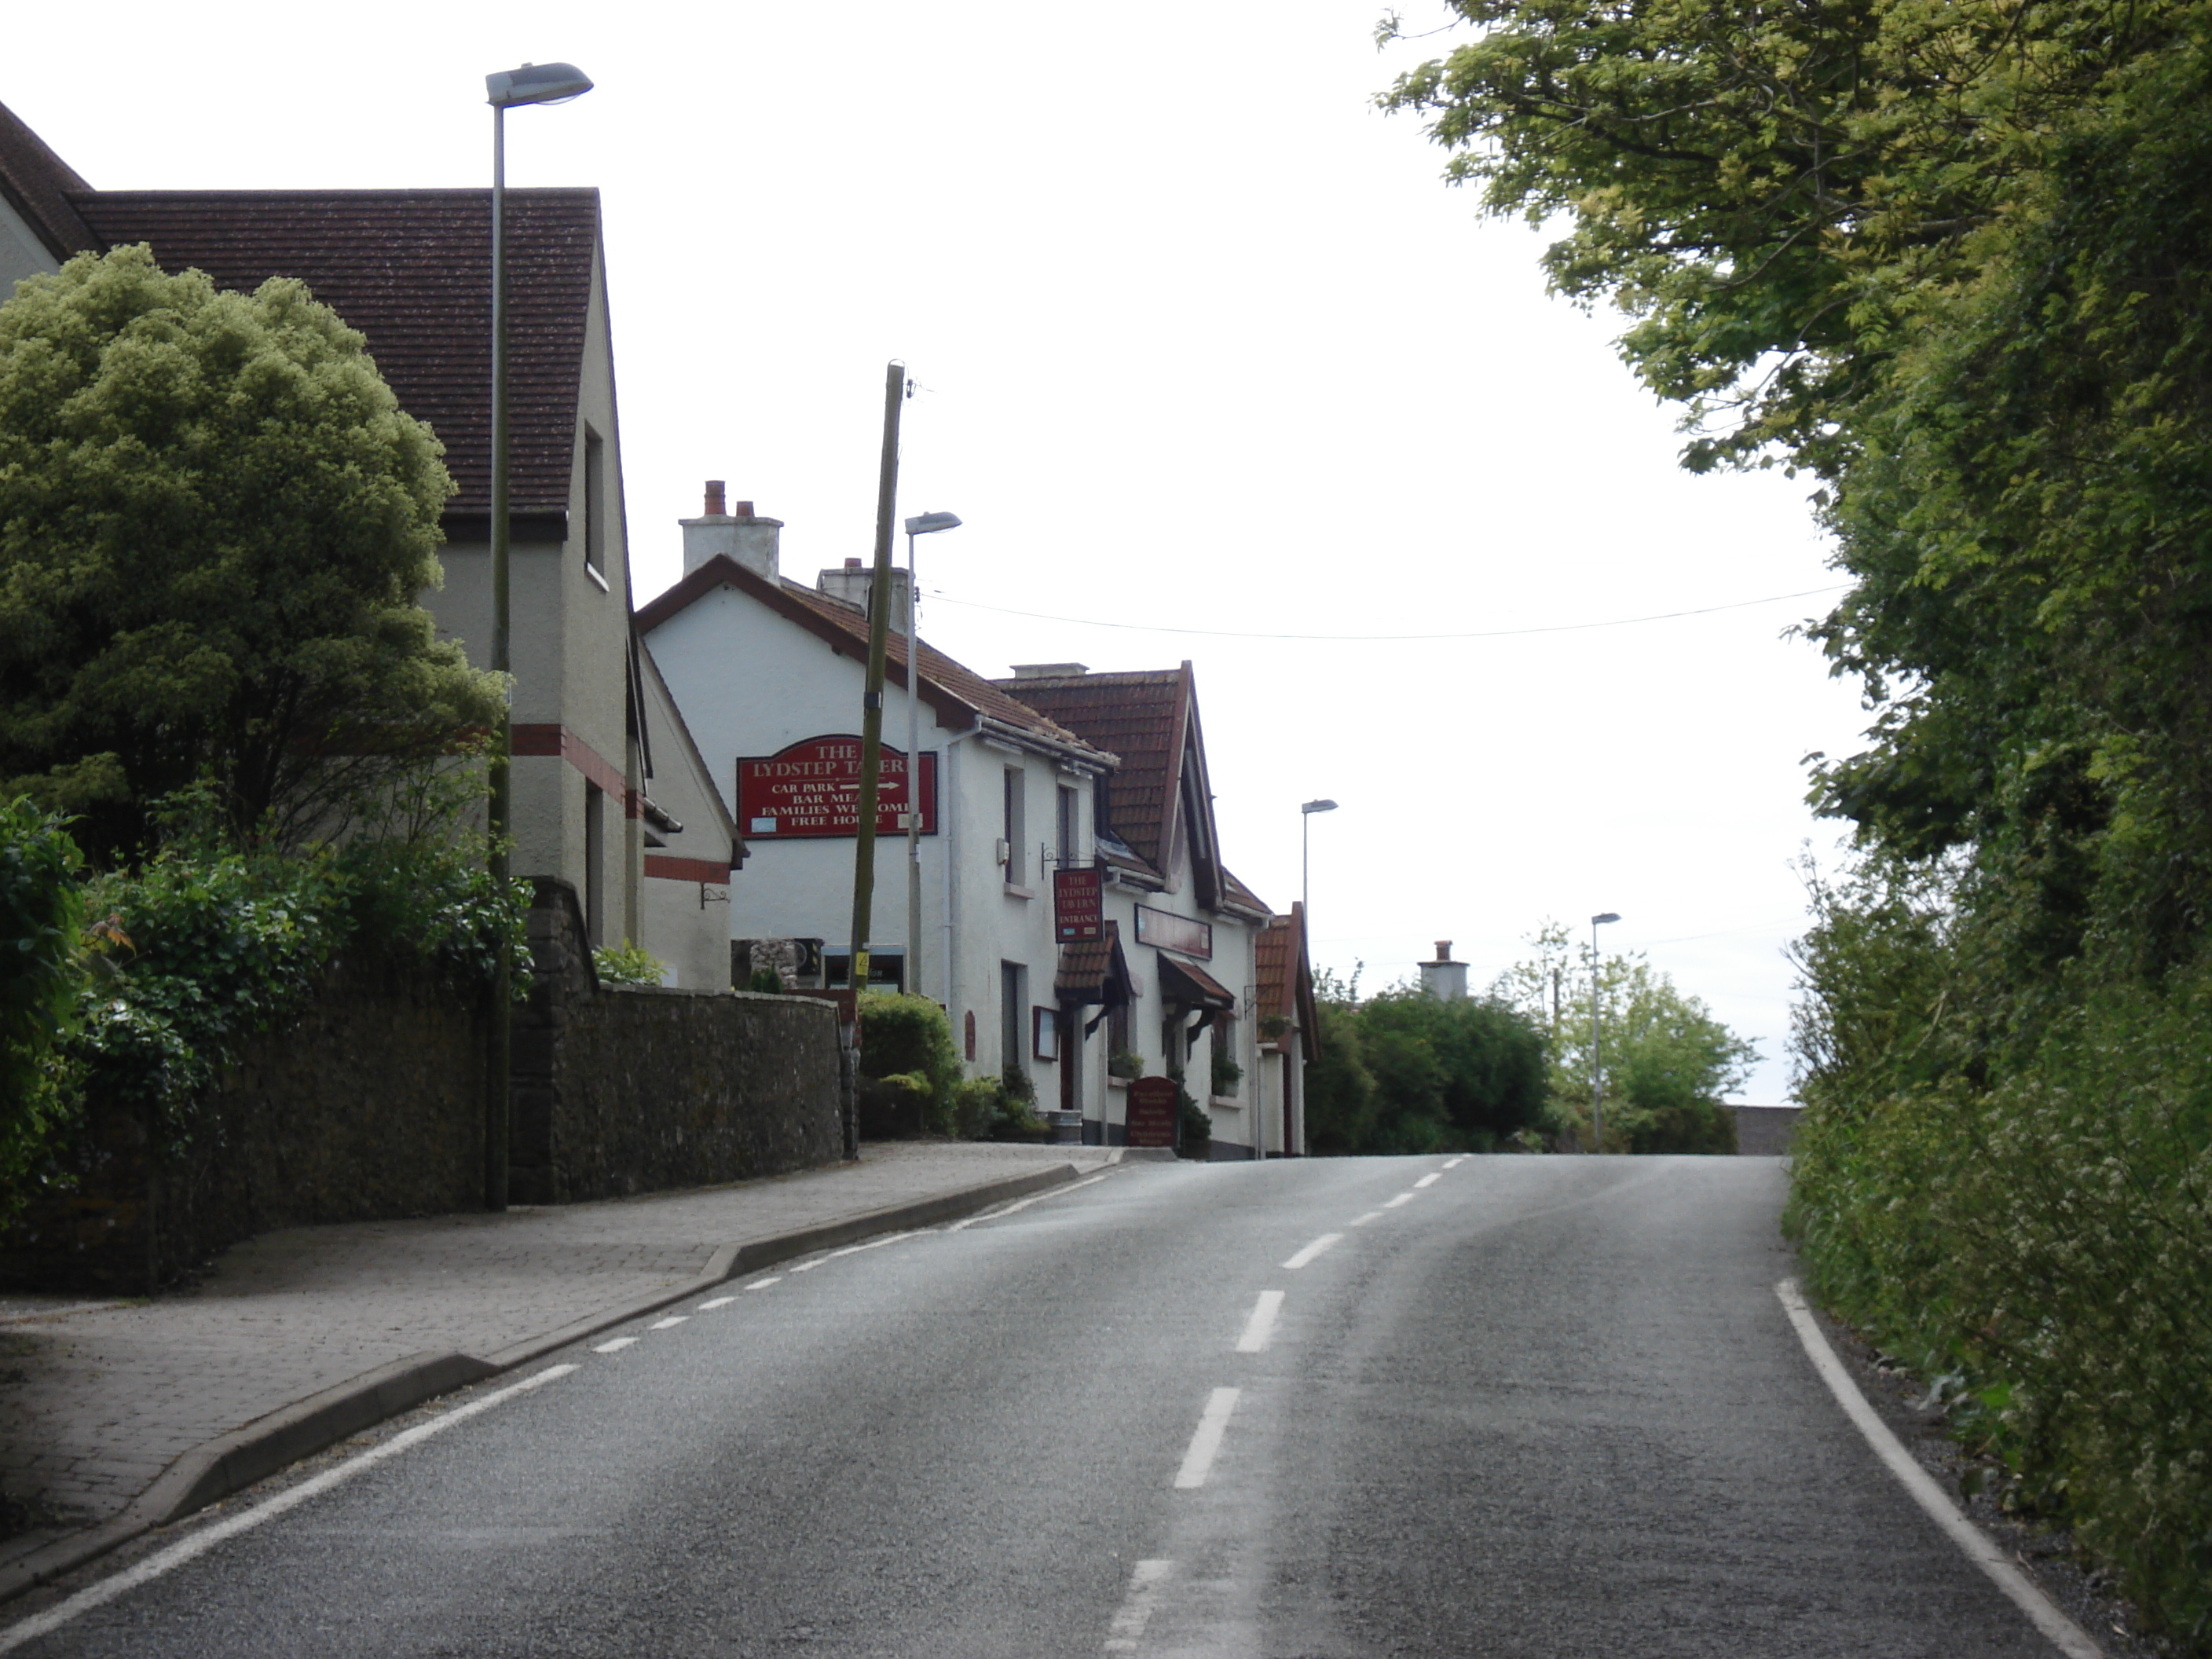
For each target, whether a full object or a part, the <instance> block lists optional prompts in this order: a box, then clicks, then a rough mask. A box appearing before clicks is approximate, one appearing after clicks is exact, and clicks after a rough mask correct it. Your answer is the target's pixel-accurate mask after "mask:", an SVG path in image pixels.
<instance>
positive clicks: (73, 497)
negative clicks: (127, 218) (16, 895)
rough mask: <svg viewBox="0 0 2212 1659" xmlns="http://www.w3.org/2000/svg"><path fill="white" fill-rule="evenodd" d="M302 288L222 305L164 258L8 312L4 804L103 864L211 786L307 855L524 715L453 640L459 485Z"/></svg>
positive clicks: (240, 827) (202, 280)
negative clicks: (164, 265) (64, 823)
mask: <svg viewBox="0 0 2212 1659" xmlns="http://www.w3.org/2000/svg"><path fill="white" fill-rule="evenodd" d="M440 453H441V452H440V447H439V445H438V442H437V440H436V438H435V436H434V435H432V434H431V432H430V430H429V429H428V428H427V427H425V426H423V425H422V423H421V422H418V421H416V420H413V419H411V418H410V417H409V416H407V415H406V414H404V412H403V411H402V410H400V409H399V407H398V403H397V402H396V401H395V399H394V398H393V397H392V392H391V391H390V389H389V388H388V387H387V386H386V385H385V383H384V381H383V380H382V378H381V377H380V375H379V374H377V371H376V366H375V364H374V362H371V361H370V359H369V357H368V354H367V352H366V351H365V350H364V349H363V344H362V337H361V336H360V335H359V334H357V333H356V332H354V331H352V330H350V329H349V328H347V327H346V326H345V325H343V323H342V322H340V321H339V319H338V318H337V314H336V313H333V312H331V310H330V309H329V308H328V307H325V306H321V305H319V304H317V303H316V302H315V301H314V300H313V298H312V296H311V295H309V294H308V292H307V289H306V288H305V287H304V286H302V285H301V283H296V282H292V281H287V280H281V279H280V280H271V281H270V282H269V283H264V285H263V286H262V288H261V289H259V290H258V292H257V293H254V294H252V295H242V294H234V293H226V292H221V291H218V290H217V289H216V288H215V286H214V284H213V283H211V282H210V281H209V279H208V278H207V277H206V276H203V275H202V274H200V273H199V272H197V271H185V272H184V273H182V274H179V275H170V274H167V273H164V272H163V271H161V270H160V269H158V268H157V267H156V266H155V264H154V261H153V258H152V256H151V255H150V254H149V252H148V251H147V250H146V249H145V248H143V247H136V248H121V249H118V250H116V251H115V252H112V253H109V254H107V255H106V256H104V257H95V256H93V255H90V254H84V255H80V256H79V257H77V258H74V259H72V260H70V263H69V264H67V265H65V266H64V267H63V269H62V270H60V271H59V272H58V273H56V274H53V275H52V276H40V277H34V278H33V279H31V280H29V281H27V282H26V283H22V284H21V285H20V286H19V288H18V289H17V292H16V295H15V298H14V299H12V300H10V301H8V302H7V303H6V304H5V305H0V790H5V791H16V792H21V791H27V792H29V793H32V794H33V795H34V796H35V797H36V798H38V799H40V800H41V801H42V802H44V803H46V805H49V806H52V807H57V808H62V809H65V810H68V811H73V812H75V813H76V814H78V815H79V823H78V826H77V833H78V836H79V839H80V840H81V841H82V842H84V843H85V845H86V846H87V847H88V848H89V849H91V850H94V852H95V853H97V854H100V855H101V856H102V857H106V856H108V855H111V854H118V853H122V854H129V853H130V852H131V851H132V850H134V849H136V848H140V847H142V846H143V845H144V844H145V843H146V842H147V840H148V836H149V819H148V812H149V806H150V804H151V803H152V802H153V801H155V800H156V799H160V798H161V797H163V796H165V795H167V794H170V793H173V792H175V791H177V790H179V789H181V788H183V787H186V786H187V785H190V784H192V783H193V782H195V781H197V780H199V779H201V778H203V777H205V778H207V779H209V780H211V781H212V782H213V783H214V785H215V787H216V789H217V791H218V799H219V802H220V805H221V807H222V812H223V815H224V817H225V818H226V820H227V821H228V823H230V824H231V825H232V826H233V828H234V829H235V830H237V831H239V832H240V833H244V832H248V831H252V832H256V833H263V834H268V835H272V836H274V837H275V838H276V841H277V842H279V843H280V844H287V845H289V844H292V843H295V842H298V841H299V840H301V838H303V837H304V836H307V835H308V834H309V833H310V832H313V831H317V830H327V829H329V828H330V827H331V824H332V823H333V822H334V821H337V820H342V819H343V817H345V816H346V815H347V814H348V813H349V811H352V810H354V809H355V808H356V807H357V806H358V805H361V804H362V802H364V801H368V800H373V799H376V798H378V797H379V796H380V794H382V793H384V792H386V790H387V789H388V788H389V787H391V785H392V781H393V779H394V777H395V775H402V774H404V773H406V772H408V771H410V770H413V769H420V768H422V766H424V765H426V764H434V763H436V761H437V760H439V759H440V758H441V757H445V756H447V755H449V754H451V753H452V752H453V750H454V749H455V747H456V745H457V744H459V743H460V742H461V741H462V740H463V739H464V738H465V734H467V733H468V732H471V731H472V730H475V731H481V730H482V729H483V728H484V727H485V726H489V723H490V722H491V721H493V720H495V719H497V718H500V717H501V697H500V695H499V690H498V687H497V686H496V685H495V683H494V682H493V680H492V679H491V678H490V677H489V676H488V675H484V674H481V673H477V672H476V671H472V670H471V669H470V668H469V667H468V666H467V665H466V663H465V660H464V659H463V658H462V656H461V654H460V653H459V648H458V647H455V646H453V645H452V644H450V643H445V642H441V641H437V640H436V639H435V635H434V631H433V629H432V625H431V621H430V617H429V615H428V612H427V611H423V610H422V607H421V606H420V605H418V604H417V603H416V595H417V594H418V593H420V592H422V590H424V589H426V588H430V587H435V586H437V585H438V583H439V581H440V580H441V571H440V567H439V563H438V560H437V557H436V547H437V544H438V539H439V530H438V514H439V511H440V508H441V506H442V504H443V502H444V501H445V499H446V497H447V495H449V494H450V493H451V490H452V483H451V480H450V479H449V478H448V477H447V473H446V471H445V468H444V466H443V465H442V464H441V461H440V459H439V456H440Z"/></svg>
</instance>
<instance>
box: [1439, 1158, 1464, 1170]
mask: <svg viewBox="0 0 2212 1659" xmlns="http://www.w3.org/2000/svg"><path fill="white" fill-rule="evenodd" d="M1466 1162H1467V1159H1466V1158H1449V1159H1447V1160H1446V1161H1445V1164H1444V1168H1446V1169H1447V1170H1456V1169H1457V1168H1459V1166H1460V1165H1461V1164H1464V1163H1466Z"/></svg>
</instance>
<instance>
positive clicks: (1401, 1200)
mask: <svg viewBox="0 0 2212 1659" xmlns="http://www.w3.org/2000/svg"><path fill="white" fill-rule="evenodd" d="M1412 1202H1413V1194H1411V1193H1401V1194H1398V1196H1397V1197H1395V1198H1394V1199H1392V1200H1390V1201H1389V1203H1387V1204H1385V1205H1384V1206H1383V1208H1384V1209H1386V1210H1395V1209H1396V1208H1397V1207H1398V1206H1400V1205H1401V1204H1411V1203H1412Z"/></svg>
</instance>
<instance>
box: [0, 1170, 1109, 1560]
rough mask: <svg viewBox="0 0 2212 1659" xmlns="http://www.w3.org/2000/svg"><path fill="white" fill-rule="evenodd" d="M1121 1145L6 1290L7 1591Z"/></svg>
mask: <svg viewBox="0 0 2212 1659" xmlns="http://www.w3.org/2000/svg"><path fill="white" fill-rule="evenodd" d="M1120 1157H1121V1153H1120V1152H1119V1151H1118V1150H1115V1151H1109V1150H1108V1149H1106V1148H1103V1147H1090V1146H1024V1145H1011V1144H1010V1145H1000V1144H995V1143H942V1142H940V1143H922V1142H892V1143H883V1144H872V1145H869V1146H864V1147H863V1148H862V1149H861V1155H860V1159H859V1160H858V1161H857V1162H855V1163H851V1164H836V1165H832V1166H830V1167H829V1168H827V1169H823V1170H808V1171H805V1172H803V1173H800V1174H797V1175H789V1176H774V1177H771V1178H769V1179H766V1180H761V1181H749V1182H737V1183H734V1184H732V1185H729V1186H724V1187H714V1188H701V1189H696V1190H692V1191H688V1192H679V1193H665V1194H652V1195H648V1196H646V1197H641V1198H634V1199H623V1200H612V1201H608V1202H602V1203H592V1204H573V1205H542V1206H515V1207H513V1208H512V1209H509V1210H507V1212H504V1213H502V1214H498V1215H491V1214H464V1215H447V1216H432V1217H425V1218H419V1219H414V1220H405V1221H381V1222H362V1223H355V1224H350V1225H341V1226H329V1227H300V1228H291V1229H287V1230H285V1231H279V1232H272V1233H266V1234H264V1235H262V1236H261V1237H257V1238H254V1239H252V1240H249V1241H247V1242H246V1243H242V1244H239V1245H236V1246H234V1247H233V1248H232V1249H229V1250H228V1251H226V1252H225V1253H224V1254H223V1255H222V1256H221V1257H219V1258H218V1259H217V1260H216V1263H215V1265H214V1267H212V1268H211V1269H210V1271H209V1272H208V1273H206V1274H205V1275H204V1277H203V1278H202V1279H200V1280H199V1281H198V1282H197V1283H196V1284H194V1285H191V1286H189V1287H187V1288H185V1289H183V1290H180V1291H174V1292H172V1293H170V1294H167V1295H164V1296H162V1297H160V1298H158V1299H156V1300H154V1301H151V1302H144V1301H129V1302H113V1301H110V1302H86V1301H84V1300H82V1298H70V1297H24V1296H16V1297H8V1296H0V1491H4V1492H6V1494H7V1495H8V1496H9V1498H12V1499H14V1500H15V1501H16V1502H17V1503H18V1504H26V1505H27V1506H28V1507H29V1508H30V1510H32V1511H33V1513H34V1514H35V1515H37V1516H40V1518H41V1519H42V1521H43V1522H45V1523H46V1524H42V1525H40V1526H37V1527H34V1528H32V1529H31V1530H29V1531H27V1532H24V1533H21V1534H18V1535H16V1536H15V1537H14V1538H12V1539H10V1540H9V1541H6V1542H5V1543H0V1600H5V1599H6V1598H7V1597H8V1596H9V1595H15V1594H19V1593H20V1592H21V1591H22V1590H24V1589H28V1588H29V1587H30V1586H31V1585H32V1584H34V1583H41V1582H44V1581H45V1580H46V1579H47V1578H50V1577H53V1576H55V1575H56V1574H58V1573H60V1572H63V1571H67V1570H69V1569H70V1568H71V1567H74V1566H76V1565H79V1564H80V1563H82V1561H84V1560H87V1559H91V1558H92V1557H93V1556H95V1555H98V1554H100V1553H104V1552H105V1551H106V1550H108V1549H112V1548H113V1547H116V1546H117V1545H118V1544H120V1543H123V1542H125V1541H127V1540H128V1539H130V1538H132V1537H135V1536H137V1534H140V1533H143V1532H144V1531H146V1530H147V1529H148V1528H151V1527H154V1526H158V1525H161V1524H164V1523H165V1522H169V1521H172V1520H175V1519H177V1518H178V1517H179V1516H183V1515H186V1514H189V1513H191V1511H192V1510H195V1509H198V1508H200V1507H203V1506H204V1505H205V1504H210V1503H213V1502H216V1501H217V1500H219V1499H221V1498H224V1497H226V1496H228V1494H229V1493H231V1492H235V1491H237V1490H239V1489H240V1487H242V1486H246V1485H249V1484H251V1483H252V1481H254V1480H259V1479H260V1478H262V1477H263V1476H264V1475H266V1474H271V1473H273V1472H274V1471H275V1470H276V1469H277V1468H282V1467H283V1466H284V1465H285V1464H286V1463H289V1462H293V1461H295V1460H296V1459H298V1458H301V1457H304V1456H307V1455H311V1454H312V1453H313V1452H316V1451H319V1450H320V1449H322V1448H323V1447H325V1446H327V1445H330V1444H331V1443H334V1442H336V1441H337V1440H340V1439H343V1438H344V1437H346V1436H348V1435H350V1434H354V1433H357V1432H359V1431H361V1430H362V1429H363V1428H366V1427H368V1426H369V1425H372V1424H374V1423H376V1422H379V1421H381V1420H383V1419H385V1418H386V1417H390V1416H393V1415H396V1414H397V1413H399V1412H403V1411H406V1410H408V1409H410V1408H411V1407H414V1406H416V1405H417V1404H419V1403H421V1401H423V1400H425V1399H428V1398H430V1397H431V1396H432V1395H437V1394H441V1393H443V1392H445V1391H447V1389H453V1388H459V1387H462V1386H465V1384H467V1383H474V1382H477V1381H480V1380H481V1379H482V1378H483V1377H486V1376H493V1375H495V1374H497V1373H498V1372H500V1371H501V1370H509V1369H512V1368H513V1367H514V1366H517V1365H520V1364H528V1363H529V1362H530V1361H531V1360H532V1359H535V1358H538V1357H540V1356H541V1355H543V1354H544V1353H548V1352H552V1351H553V1350H554V1349H556V1348H558V1347H562V1346H566V1345H567V1344H568V1343H571V1342H574V1341H576V1340H580V1339H581V1338H583V1337H585V1336H587V1335H590V1334H593V1333H594V1332H596V1331H599V1330H602V1329H605V1328H607V1327H609V1326H611V1325H617V1324H620V1323H623V1322H626V1321H628V1320H631V1319H635V1317H637V1316H639V1315H640V1314H641V1313H645V1312H647V1311H650V1310H653V1309H655V1308H658V1307H660V1306H662V1305H664V1304H667V1303H669V1302H671V1301H675V1300H677V1299H678V1298H680V1297H685V1296H689V1295H691V1294H693V1293H694V1292H696V1291H699V1290H701V1289H702V1288H704V1287H705V1286H707V1285H714V1284H718V1283H720V1281H721V1280H723V1279H727V1278H730V1277H732V1276H733V1275H735V1274H738V1273H750V1272H752V1271H754V1270H756V1269H757V1268H759V1267H764V1266H766V1265H768V1264H769V1263H770V1262H772V1261H786V1260H789V1259H790V1258H792V1257H793V1256H796V1255H805V1254H807V1253H809V1252H811V1251H813V1250H817V1249H831V1248H835V1247H836V1246H837V1245H840V1244H843V1243H851V1242H853V1241H854V1240H857V1239H860V1238H865V1237H870V1236H872V1235H875V1234H880V1233H884V1232H889V1231H898V1230H900V1229H902V1228H907V1227H914V1226H925V1225H932V1224H933V1223H935V1222H938V1221H942V1220H947V1219H951V1218H954V1217H957V1216H961V1215H965V1214H970V1213H973V1212H975V1211H978V1210H981V1209H985V1208H987V1207H989V1206H991V1205H993V1204H994V1203H999V1202H1002V1201H1005V1200H1008V1199H1012V1198H1015V1197H1018V1196H1019V1195H1021V1194H1023V1193H1024V1192H1029V1191H1034V1190H1036V1189H1038V1188H1043V1187H1046V1186H1049V1185H1052V1184H1054V1183H1055V1182H1062V1181H1067V1180H1072V1179H1074V1178H1075V1177H1076V1176H1079V1175H1080V1174H1081V1173H1083V1172H1084V1171H1085V1170H1089V1169H1092V1168H1096V1167H1098V1166H1101V1165H1103V1164H1108V1163H1110V1162H1115V1161H1118V1159H1119V1158H1120Z"/></svg>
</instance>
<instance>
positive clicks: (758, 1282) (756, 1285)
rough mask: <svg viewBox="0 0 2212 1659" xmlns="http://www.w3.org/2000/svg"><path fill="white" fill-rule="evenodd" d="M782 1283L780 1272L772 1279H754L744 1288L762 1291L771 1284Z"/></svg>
mask: <svg viewBox="0 0 2212 1659" xmlns="http://www.w3.org/2000/svg"><path fill="white" fill-rule="evenodd" d="M782 1283H783V1275H782V1274H781V1273H778V1274H777V1275H776V1276H775V1278H774V1279H755V1280H753V1282H752V1283H751V1284H750V1285H746V1286H745V1288H746V1289H747V1290H749V1291H764V1290H766V1289H767V1288H768V1287H769V1285H781V1284H782Z"/></svg>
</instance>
